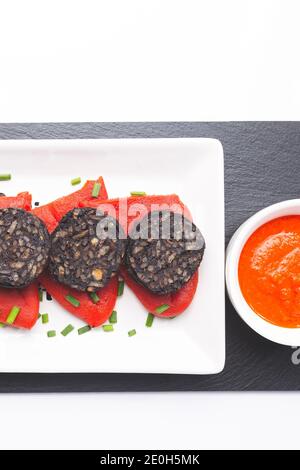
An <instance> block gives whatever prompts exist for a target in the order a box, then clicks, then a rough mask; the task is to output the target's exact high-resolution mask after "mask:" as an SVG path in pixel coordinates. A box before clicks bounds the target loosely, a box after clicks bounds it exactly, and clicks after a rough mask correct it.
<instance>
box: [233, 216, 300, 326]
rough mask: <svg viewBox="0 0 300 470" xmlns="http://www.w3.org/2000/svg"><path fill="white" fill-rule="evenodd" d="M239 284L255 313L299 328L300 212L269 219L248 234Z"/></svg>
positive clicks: (241, 260) (276, 322)
mask: <svg viewBox="0 0 300 470" xmlns="http://www.w3.org/2000/svg"><path fill="white" fill-rule="evenodd" d="M239 283H240V287H241V291H242V293H243V296H244V298H245V300H246V301H247V303H248V304H249V306H250V307H251V308H252V310H254V312H255V313H257V314H258V315H260V316H261V317H263V318H264V319H265V320H267V321H269V322H270V323H273V324H275V325H278V326H282V327H287V328H297V327H300V215H292V216H285V217H279V218H277V219H273V220H271V221H270V222H267V223H266V224H264V225H262V226H261V227H259V228H258V229H257V230H256V231H255V232H254V233H253V234H252V235H251V236H250V238H249V239H248V240H247V242H246V244H245V246H244V248H243V250H242V253H241V256H240V260H239Z"/></svg>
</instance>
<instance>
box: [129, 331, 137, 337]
mask: <svg viewBox="0 0 300 470" xmlns="http://www.w3.org/2000/svg"><path fill="white" fill-rule="evenodd" d="M134 335H136V330H130V331H128V336H129V337H130V336H134Z"/></svg>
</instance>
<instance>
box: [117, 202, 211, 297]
mask: <svg viewBox="0 0 300 470" xmlns="http://www.w3.org/2000/svg"><path fill="white" fill-rule="evenodd" d="M204 250H205V241H204V238H203V236H202V234H201V232H200V230H199V229H198V228H197V227H196V226H195V224H193V223H192V222H190V221H189V220H188V219H186V218H185V217H184V216H183V215H181V214H175V213H174V212H171V211H156V212H150V213H149V214H148V215H147V216H146V217H145V218H144V219H142V220H141V221H140V222H139V223H138V224H137V225H136V226H135V227H134V229H133V231H132V233H131V234H130V235H129V239H128V248H127V253H126V265H127V268H128V271H129V273H130V274H131V276H132V277H133V278H134V279H135V280H136V281H137V282H139V283H140V284H142V285H143V286H144V287H146V288H147V289H149V290H150V291H151V292H154V293H156V294H161V295H163V294H169V293H172V292H176V291H178V290H179V289H180V288H181V287H182V286H183V285H184V284H186V283H187V282H188V281H189V280H190V279H191V277H192V276H193V274H194V273H195V271H196V270H197V269H198V267H199V265H200V263H201V261H202V257H203V253H204Z"/></svg>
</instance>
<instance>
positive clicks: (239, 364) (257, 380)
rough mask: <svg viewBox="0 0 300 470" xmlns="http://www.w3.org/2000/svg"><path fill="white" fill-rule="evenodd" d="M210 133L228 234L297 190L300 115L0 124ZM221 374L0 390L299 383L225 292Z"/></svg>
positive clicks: (298, 375) (21, 379)
mask: <svg viewBox="0 0 300 470" xmlns="http://www.w3.org/2000/svg"><path fill="white" fill-rule="evenodd" d="M128 137H131V138H136V137H147V138H153V137H170V138H172V137H213V138H217V139H219V140H220V141H221V142H222V144H223V147H224V153H225V199H226V242H228V240H229V238H230V237H231V235H232V234H233V232H234V231H235V229H236V228H237V227H238V226H239V225H240V224H241V223H242V222H243V221H244V220H245V219H246V218H247V217H249V216H250V215H251V214H253V213H254V212H256V211H257V210H259V209H261V208H263V207H265V206H267V205H269V204H272V203H275V202H279V201H282V200H284V199H290V198H297V197H300V184H299V181H300V122H217V123H211V122H208V123H206V122H204V123H203V122H199V123H189V122H184V123H177V122H170V123H48V124H0V139H74V138H128ZM226 343H227V344H226V365H225V369H224V371H223V372H222V373H221V374H218V375H214V376H192V375H161V374H159V375H158V374H151V375H147V374H145V375H143V374H142V375H139V374H53V375H51V374H0V392H95V391H167V390H168V391H176V390H177V391H178V390H181V391H183V390H186V391H188V390H194V391H196V390H299V389H300V365H299V366H296V365H293V364H292V362H291V354H292V351H293V350H292V349H291V348H290V347H286V346H280V345H277V344H275V343H272V342H270V341H267V340H264V339H263V338H261V337H260V336H259V335H257V334H256V333H254V332H253V331H252V330H251V329H250V328H248V326H247V325H246V324H245V323H244V322H243V321H242V320H241V319H240V318H239V316H238V315H237V314H236V313H235V311H234V309H233V307H232V306H231V304H230V302H229V300H228V299H226Z"/></svg>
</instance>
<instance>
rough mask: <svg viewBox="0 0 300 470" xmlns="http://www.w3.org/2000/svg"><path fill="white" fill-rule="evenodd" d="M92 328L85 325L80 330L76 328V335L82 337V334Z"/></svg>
mask: <svg viewBox="0 0 300 470" xmlns="http://www.w3.org/2000/svg"><path fill="white" fill-rule="evenodd" d="M91 329H92V328H91V327H90V325H85V326H82V327H81V328H78V330H77V331H78V334H79V335H83V334H84V333H87V332H88V331H90V330H91Z"/></svg>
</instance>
